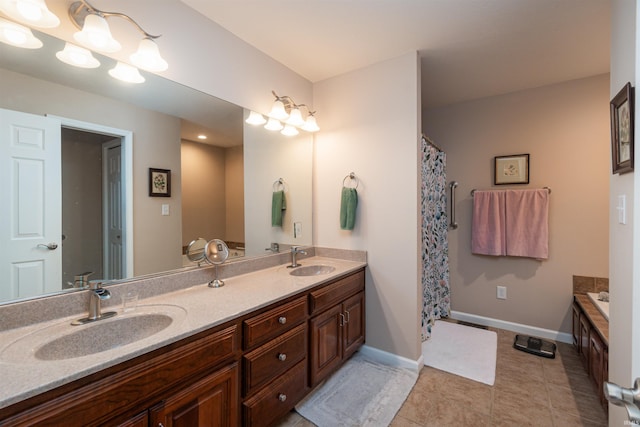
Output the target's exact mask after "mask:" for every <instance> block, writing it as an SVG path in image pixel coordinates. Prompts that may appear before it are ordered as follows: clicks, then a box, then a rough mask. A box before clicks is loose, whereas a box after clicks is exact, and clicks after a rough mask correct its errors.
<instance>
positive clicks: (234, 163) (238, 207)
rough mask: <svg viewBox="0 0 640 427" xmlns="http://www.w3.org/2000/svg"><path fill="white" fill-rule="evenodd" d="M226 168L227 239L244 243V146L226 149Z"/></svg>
mask: <svg viewBox="0 0 640 427" xmlns="http://www.w3.org/2000/svg"><path fill="white" fill-rule="evenodd" d="M224 170H225V181H224V182H225V206H226V208H227V225H226V227H225V240H228V241H231V242H238V243H244V241H245V240H244V149H243V147H242V146H237V147H231V148H228V149H226V150H225V158H224Z"/></svg>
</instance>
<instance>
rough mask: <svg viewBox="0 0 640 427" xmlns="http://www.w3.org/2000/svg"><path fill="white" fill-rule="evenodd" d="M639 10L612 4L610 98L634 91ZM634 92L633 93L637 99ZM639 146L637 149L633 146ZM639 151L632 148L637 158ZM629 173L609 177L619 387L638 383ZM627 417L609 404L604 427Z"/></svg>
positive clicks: (637, 280) (639, 335)
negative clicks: (621, 217) (622, 216)
mask: <svg viewBox="0 0 640 427" xmlns="http://www.w3.org/2000/svg"><path fill="white" fill-rule="evenodd" d="M638 13H639V11H638V8H637V5H636V2H635V1H630V0H614V1H613V2H612V13H611V20H612V21H611V86H610V92H609V95H610V97H611V98H613V97H614V96H615V95H616V94H617V93H618V91H619V90H620V89H622V87H623V86H624V85H625V84H626V83H627V82H631V84H632V85H633V86H634V87H635V86H636V82H637V81H638V75H637V74H638V73H639V72H640V67H639V66H638V64H637V61H638V58H639V56H638V52H637V50H638V49H639V48H640V45H639V44H638V37H639V33H638V29H637V28H638V27H637V22H638ZM637 94H638V91H637V89H636V100H637ZM635 109H636V110H635V111H636V113H635V117H636V121H635V125H636V126H635V135H636V140H637V139H638V135H640V133H639V132H640V127H639V126H638V113H637V112H638V103H637V101H636V103H635ZM637 146H638V145H637V144H636V147H637ZM637 152H638V149H637V148H636V153H637ZM634 163H635V170H636V172H634V173H627V174H624V175H613V174H610V175H609V176H610V181H609V191H610V200H609V212H610V217H609V244H610V248H611V250H610V253H609V266H610V277H609V290H610V293H611V303H610V304H611V312H610V316H609V380H610V381H612V382H615V383H617V384H619V385H621V386H623V387H629V386H631V385H632V383H633V380H634V379H635V378H640V277H639V275H640V263H638V262H634V260H637V259H638V254H639V253H640V230H638V227H636V226H635V224H638V221H640V218H638V215H640V209H639V208H638V206H636V201H638V200H640V194H638V192H640V174H638V166H639V162H638V156H637V154H636V155H635V161H634ZM620 195H624V196H625V197H626V199H627V206H628V210H627V224H626V225H622V224H619V223H618V221H617V215H616V214H615V212H616V206H617V204H618V196H620ZM625 421H627V422H628V418H627V415H626V413H625V410H624V409H623V408H620V407H617V406H614V405H609V425H611V426H621V425H624V424H623V423H624V422H625Z"/></svg>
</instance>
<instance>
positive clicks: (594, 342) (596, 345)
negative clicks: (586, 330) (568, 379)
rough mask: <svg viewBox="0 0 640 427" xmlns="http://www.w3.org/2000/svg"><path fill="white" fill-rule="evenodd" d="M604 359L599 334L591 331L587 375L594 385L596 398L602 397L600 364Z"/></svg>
mask: <svg viewBox="0 0 640 427" xmlns="http://www.w3.org/2000/svg"><path fill="white" fill-rule="evenodd" d="M603 361H604V345H603V344H602V340H601V339H600V336H599V335H598V334H597V333H596V332H595V331H591V337H590V338H589V376H590V377H591V379H592V380H593V382H594V383H595V385H596V390H597V392H598V398H600V399H602V394H603V390H602V365H603Z"/></svg>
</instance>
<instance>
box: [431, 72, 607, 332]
mask: <svg viewBox="0 0 640 427" xmlns="http://www.w3.org/2000/svg"><path fill="white" fill-rule="evenodd" d="M608 105H609V76H608V74H607V75H600V76H596V77H592V78H586V79H580V80H574V81H569V82H565V83H561V84H556V85H552V86H546V87H541V88H537V89H531V90H526V91H522V92H517V93H512V94H508V95H503V96H496V97H490V98H485V99H481V100H477V101H472V102H467V103H461V104H456V105H452V106H448V107H442V108H435V109H430V110H427V111H426V112H425V115H424V117H423V123H424V124H425V133H426V134H427V135H428V136H429V137H431V138H432V139H433V140H434V142H436V143H437V144H439V145H440V146H441V147H442V148H443V149H444V150H445V151H446V153H447V178H448V180H449V181H458V183H459V186H458V188H457V190H456V214H457V221H458V224H459V227H458V229H456V230H450V231H449V260H450V266H451V304H452V309H453V310H456V311H461V312H464V313H469V314H475V315H479V316H484V317H489V318H493V319H499V320H503V321H508V322H515V323H521V324H524V325H528V326H536V327H539V328H545V329H550V330H552V331H561V332H565V333H570V332H571V304H572V275H574V274H576V275H584V276H595V277H608V273H609V271H608V227H607V223H608V206H607V203H608V191H609V188H608V177H609V171H610V169H609V168H610V154H609V146H610V144H609V109H608ZM522 153H529V154H530V184H529V185H526V186H504V187H508V188H520V187H521V188H540V187H545V186H547V187H550V188H551V190H552V193H551V199H550V211H549V259H548V260H546V261H537V260H534V259H530V258H517V257H490V256H482V255H474V254H472V253H471V218H472V210H473V199H472V196H471V195H470V192H471V190H472V189H474V188H475V189H489V188H496V189H499V188H502V186H497V187H492V185H493V162H494V156H500V155H510V154H522ZM498 285H500V286H506V287H507V299H506V300H498V299H497V298H496V286H498Z"/></svg>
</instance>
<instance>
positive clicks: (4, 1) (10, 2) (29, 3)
mask: <svg viewBox="0 0 640 427" xmlns="http://www.w3.org/2000/svg"><path fill="white" fill-rule="evenodd" d="M0 11H1V12H2V13H4V14H6V15H7V16H8V17H10V18H11V19H14V20H16V21H18V22H20V23H23V24H27V25H30V26H34V27H39V28H54V27H57V26H58V25H60V19H59V18H58V17H57V16H56V15H55V14H54V13H53V12H51V11H50V10H49V8H48V7H47V5H46V3H45V2H44V0H0Z"/></svg>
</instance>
